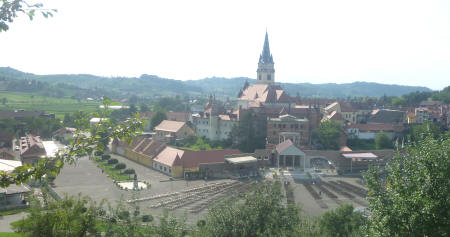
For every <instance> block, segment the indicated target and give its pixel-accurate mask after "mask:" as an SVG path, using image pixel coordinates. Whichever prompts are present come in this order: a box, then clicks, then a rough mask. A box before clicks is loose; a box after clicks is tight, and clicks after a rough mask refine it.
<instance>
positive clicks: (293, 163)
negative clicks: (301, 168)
mask: <svg viewBox="0 0 450 237" xmlns="http://www.w3.org/2000/svg"><path fill="white" fill-rule="evenodd" d="M292 168H294V169H295V156H292Z"/></svg>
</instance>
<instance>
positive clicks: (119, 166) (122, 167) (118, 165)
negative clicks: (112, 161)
mask: <svg viewBox="0 0 450 237" xmlns="http://www.w3.org/2000/svg"><path fill="white" fill-rule="evenodd" d="M126 167H127V166H126V165H125V164H124V163H119V164H117V165H116V166H114V168H115V169H117V170H123V169H125V168H126Z"/></svg>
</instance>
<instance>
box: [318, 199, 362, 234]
mask: <svg viewBox="0 0 450 237" xmlns="http://www.w3.org/2000/svg"><path fill="white" fill-rule="evenodd" d="M365 222H366V218H365V217H364V216H363V214H362V213H361V212H358V211H355V210H354V209H353V206H351V205H348V204H344V205H342V206H340V207H338V208H336V209H335V210H331V211H327V212H325V213H324V214H323V215H322V216H321V217H320V218H319V229H320V232H321V234H322V235H324V236H336V237H345V236H352V235H353V236H361V235H359V234H358V235H356V233H359V231H360V228H361V227H363V226H364V225H365Z"/></svg>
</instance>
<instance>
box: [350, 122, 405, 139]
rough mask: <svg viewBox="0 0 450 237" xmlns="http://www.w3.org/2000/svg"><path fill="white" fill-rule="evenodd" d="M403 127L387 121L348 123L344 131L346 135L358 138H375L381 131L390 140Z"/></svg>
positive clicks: (397, 134)
mask: <svg viewBox="0 0 450 237" xmlns="http://www.w3.org/2000/svg"><path fill="white" fill-rule="evenodd" d="M404 129H405V128H404V127H403V126H400V125H392V124H388V123H377V124H350V125H348V126H347V127H346V132H347V135H348V136H351V137H355V138H359V139H375V138H376V136H377V135H378V134H379V133H381V132H383V133H384V134H386V135H387V136H388V137H389V138H390V139H391V140H392V139H394V138H395V137H397V136H399V135H400V133H401V132H402V131H403V130H404Z"/></svg>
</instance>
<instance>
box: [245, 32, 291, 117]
mask: <svg viewBox="0 0 450 237" xmlns="http://www.w3.org/2000/svg"><path fill="white" fill-rule="evenodd" d="M256 73H257V74H256V78H257V80H256V84H249V83H248V82H246V83H245V85H244V88H243V89H242V90H241V91H239V94H238V98H237V106H238V108H241V109H247V108H249V107H252V106H261V105H264V106H265V107H280V106H281V107H289V106H290V105H291V104H293V103H294V100H293V98H291V97H290V96H289V95H288V94H287V93H286V92H285V91H284V90H283V89H282V88H281V87H280V86H279V85H275V69H274V61H273V57H272V54H271V53H270V47H269V36H268V34H267V32H266V36H265V39H264V47H263V51H262V53H261V55H260V57H259V61H258V69H257V70H256Z"/></svg>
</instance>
